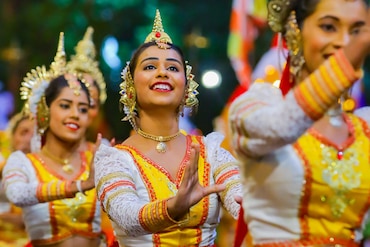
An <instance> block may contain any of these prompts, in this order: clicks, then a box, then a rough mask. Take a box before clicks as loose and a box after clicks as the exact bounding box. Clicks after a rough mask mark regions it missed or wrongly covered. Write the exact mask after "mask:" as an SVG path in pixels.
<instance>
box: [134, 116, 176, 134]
mask: <svg viewBox="0 0 370 247" xmlns="http://www.w3.org/2000/svg"><path fill="white" fill-rule="evenodd" d="M138 127H139V128H140V129H141V130H143V131H145V132H147V133H150V134H152V135H157V136H169V135H173V134H175V133H177V132H178V131H179V121H178V119H177V118H175V117H173V116H172V117H167V118H166V117H163V118H158V117H156V118H153V117H152V116H148V115H144V116H140V119H139V121H138Z"/></svg>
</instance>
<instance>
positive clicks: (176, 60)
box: [140, 57, 181, 65]
mask: <svg viewBox="0 0 370 247" xmlns="http://www.w3.org/2000/svg"><path fill="white" fill-rule="evenodd" d="M149 60H159V59H158V58H157V57H147V58H145V59H143V60H142V61H141V63H140V64H142V63H144V62H145V61H149ZM166 61H170V62H176V63H178V64H179V65H181V62H180V61H179V60H178V59H175V58H166Z"/></svg>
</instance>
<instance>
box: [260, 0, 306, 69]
mask: <svg viewBox="0 0 370 247" xmlns="http://www.w3.org/2000/svg"><path fill="white" fill-rule="evenodd" d="M296 4H297V1H296V0H271V1H269V3H268V16H267V19H268V24H269V26H270V27H271V29H272V30H273V31H274V32H280V33H283V34H284V37H285V40H286V45H287V47H288V52H289V57H290V63H289V70H290V74H291V75H292V76H297V74H298V73H299V71H300V70H301V67H302V65H303V64H304V63H305V61H304V57H303V54H302V37H301V31H300V29H299V25H298V23H297V17H296V11H295V10H294V9H295V8H294V6H295V5H296Z"/></svg>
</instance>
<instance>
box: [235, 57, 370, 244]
mask: <svg viewBox="0 0 370 247" xmlns="http://www.w3.org/2000/svg"><path fill="white" fill-rule="evenodd" d="M357 79H358V74H357V73H356V72H355V71H354V70H353V68H352V66H351V65H350V64H349V62H348V61H347V59H346V58H345V56H343V52H342V51H338V52H337V53H336V54H335V55H334V56H332V57H330V58H329V59H328V60H327V61H325V62H324V64H323V65H321V66H320V67H319V68H318V69H317V70H316V71H315V72H314V73H313V74H311V75H310V76H309V77H307V78H306V79H305V80H304V81H303V82H301V83H300V84H298V85H297V86H295V87H294V88H293V89H292V90H290V91H289V93H288V94H287V95H286V96H285V97H284V96H283V95H282V93H281V92H280V90H279V89H278V88H275V87H273V86H272V85H271V84H268V83H255V84H253V85H252V86H251V88H250V89H249V91H248V92H247V93H245V94H243V95H241V96H240V97H238V98H237V99H236V100H235V101H234V102H233V104H232V106H231V109H230V119H229V120H230V125H231V128H232V129H233V134H234V135H233V146H234V148H235V150H236V152H237V155H238V158H239V159H240V161H241V163H242V164H241V170H242V171H241V173H242V180H243V186H244V191H243V193H244V195H243V208H244V214H245V216H244V220H245V222H246V223H247V225H248V230H249V232H250V234H251V235H252V238H253V241H254V246H263V247H268V246H347V247H348V246H358V245H359V242H360V240H361V239H362V231H363V226H364V225H365V223H366V220H367V218H368V215H369V203H370V183H369V181H370V129H369V123H370V109H362V110H360V111H359V112H358V114H359V115H360V113H361V117H358V116H356V115H353V114H346V115H344V119H345V120H344V123H345V124H346V125H347V126H348V129H349V137H348V139H347V140H346V141H345V142H344V143H343V144H342V145H340V146H338V145H335V144H334V143H332V142H330V140H328V139H326V138H325V137H324V136H322V135H320V134H319V133H318V132H317V131H316V130H315V129H313V128H311V126H312V124H313V123H314V120H316V119H319V118H321V117H322V116H323V114H324V113H325V112H326V110H327V109H328V108H329V107H330V106H331V105H332V104H334V103H335V102H336V99H337V98H338V97H339V96H340V95H341V93H342V92H343V91H344V90H345V89H346V88H348V87H350V85H352V83H354V82H355V81H356V80H357Z"/></svg>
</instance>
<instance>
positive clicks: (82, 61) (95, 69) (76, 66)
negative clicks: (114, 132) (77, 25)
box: [67, 27, 107, 104]
mask: <svg viewBox="0 0 370 247" xmlns="http://www.w3.org/2000/svg"><path fill="white" fill-rule="evenodd" d="M93 32H94V29H93V28H92V27H88V28H87V30H86V32H85V35H84V37H83V39H82V40H80V41H79V42H78V43H77V46H76V47H75V51H76V54H75V55H73V56H71V59H70V61H69V62H68V63H67V69H68V70H69V71H71V72H72V73H73V74H75V75H76V76H77V77H78V78H79V79H80V80H81V81H82V82H84V83H85V85H86V87H87V88H89V89H90V88H91V86H92V85H89V83H87V82H86V80H85V79H84V76H83V73H86V74H89V75H91V76H92V78H93V79H94V81H95V82H96V83H97V86H98V87H99V91H100V93H99V101H100V104H104V102H105V100H106V98H107V93H106V83H105V81H104V76H103V74H102V72H101V71H100V69H99V63H98V62H97V61H96V60H95V57H96V49H95V45H94V42H93V39H92V35H93Z"/></svg>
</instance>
